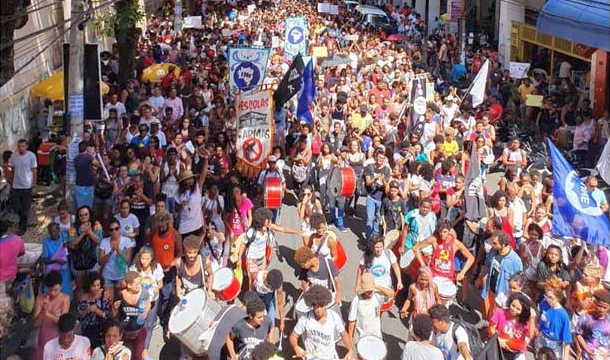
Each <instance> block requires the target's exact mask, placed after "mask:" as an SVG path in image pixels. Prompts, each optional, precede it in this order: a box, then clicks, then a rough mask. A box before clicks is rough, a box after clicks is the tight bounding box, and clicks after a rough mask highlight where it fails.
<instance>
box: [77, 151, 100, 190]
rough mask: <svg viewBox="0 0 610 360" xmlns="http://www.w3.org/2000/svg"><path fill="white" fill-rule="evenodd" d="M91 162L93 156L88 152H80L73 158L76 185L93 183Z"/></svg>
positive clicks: (90, 184)
mask: <svg viewBox="0 0 610 360" xmlns="http://www.w3.org/2000/svg"><path fill="white" fill-rule="evenodd" d="M92 163H93V156H91V154H88V153H80V154H78V155H76V157H75V158H74V170H75V171H76V185H77V186H93V185H95V177H94V176H93V166H92Z"/></svg>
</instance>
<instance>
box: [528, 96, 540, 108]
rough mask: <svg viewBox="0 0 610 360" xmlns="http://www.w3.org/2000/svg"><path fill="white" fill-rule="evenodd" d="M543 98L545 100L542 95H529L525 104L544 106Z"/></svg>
mask: <svg viewBox="0 0 610 360" xmlns="http://www.w3.org/2000/svg"><path fill="white" fill-rule="evenodd" d="M542 100H544V96H542V95H528V96H527V98H526V99H525V106H531V107H542Z"/></svg>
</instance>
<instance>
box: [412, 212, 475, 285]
mask: <svg viewBox="0 0 610 360" xmlns="http://www.w3.org/2000/svg"><path fill="white" fill-rule="evenodd" d="M428 246H431V247H432V256H431V257H430V263H429V264H426V263H425V262H424V258H423V257H422V255H421V250H422V249H424V248H426V247H428ZM458 251H459V252H460V253H461V254H462V256H463V257H464V258H465V259H466V264H464V266H463V268H462V270H461V271H460V272H459V273H457V275H456V273H455V253H456V252H458ZM413 252H414V253H415V256H416V257H417V260H418V261H419V263H420V264H421V266H429V267H430V270H431V271H432V274H433V275H434V276H435V277H444V278H447V279H449V280H452V281H456V280H457V281H462V279H464V276H465V275H466V273H467V272H468V270H470V267H472V265H473V264H474V256H473V255H472V253H471V252H470V251H468V249H467V248H466V247H465V246H464V244H462V242H461V241H459V240H457V239H456V236H455V232H454V231H453V230H451V226H450V225H449V223H448V222H446V221H441V222H439V224H438V226H437V227H436V232H435V233H434V235H433V236H431V237H429V238H427V239H426V240H424V241H422V242H419V243H417V244H415V246H414V247H413Z"/></svg>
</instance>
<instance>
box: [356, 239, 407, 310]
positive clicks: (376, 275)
mask: <svg viewBox="0 0 610 360" xmlns="http://www.w3.org/2000/svg"><path fill="white" fill-rule="evenodd" d="M392 270H393V271H394V275H395V276H396V279H397V284H396V292H398V291H400V290H402V288H403V285H402V279H401V274H400V268H399V267H398V262H397V259H396V255H394V253H393V252H392V251H391V250H389V249H385V248H384V241H383V237H381V236H376V237H375V238H373V240H372V241H371V245H369V248H368V249H367V250H366V251H365V253H364V258H363V259H362V260H360V265H359V266H358V271H357V274H356V292H359V291H360V283H361V281H362V276H363V275H364V274H365V273H369V274H371V275H372V276H373V279H374V280H375V289H376V292H377V295H380V296H381V299H379V300H380V302H381V303H384V302H386V300H390V299H392V298H393V297H394V295H395V291H394V288H393V286H392Z"/></svg>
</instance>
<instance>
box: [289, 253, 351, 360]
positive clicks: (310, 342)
mask: <svg viewBox="0 0 610 360" xmlns="http://www.w3.org/2000/svg"><path fill="white" fill-rule="evenodd" d="M301 249H307V248H301ZM307 250H309V249H307ZM304 298H305V303H306V305H307V306H309V307H311V308H313V311H310V312H309V313H307V315H306V316H303V317H301V318H300V319H299V321H298V322H297V324H296V326H295V327H294V330H293V332H292V334H290V338H289V341H290V345H291V346H292V349H293V351H294V353H295V356H296V357H298V358H301V359H303V360H313V359H320V360H336V359H339V355H338V354H337V349H336V345H335V344H336V342H337V340H338V339H337V334H339V336H340V337H341V340H342V341H343V345H344V346H345V347H346V348H347V349H348V351H347V354H346V355H345V357H344V359H345V360H352V359H353V356H352V340H351V339H350V337H349V335H348V334H347V331H345V326H344V324H343V320H342V319H341V315H339V314H338V313H337V312H336V311H334V310H327V309H326V306H327V305H328V304H329V303H331V302H332V298H333V297H332V294H331V292H330V291H329V290H328V289H327V288H326V287H324V286H322V285H312V286H311V287H310V288H309V290H308V291H307V292H306V293H305V295H304ZM301 335H303V338H304V343H305V349H303V348H302V347H301V346H299V343H298V342H299V337H300V336H301Z"/></svg>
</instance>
